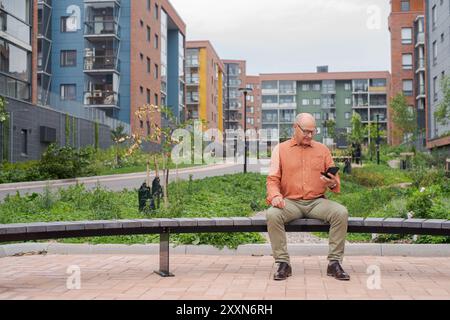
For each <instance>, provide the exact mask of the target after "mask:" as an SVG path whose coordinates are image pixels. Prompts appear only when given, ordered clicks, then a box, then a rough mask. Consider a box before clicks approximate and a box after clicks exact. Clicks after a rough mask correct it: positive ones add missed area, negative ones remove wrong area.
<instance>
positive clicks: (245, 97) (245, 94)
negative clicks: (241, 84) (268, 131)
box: [239, 88, 253, 174]
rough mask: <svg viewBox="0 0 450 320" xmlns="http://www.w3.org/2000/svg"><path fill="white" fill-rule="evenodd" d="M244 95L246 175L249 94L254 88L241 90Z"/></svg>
mask: <svg viewBox="0 0 450 320" xmlns="http://www.w3.org/2000/svg"><path fill="white" fill-rule="evenodd" d="M239 91H241V92H243V93H244V174H246V173H247V94H248V93H249V92H251V91H253V89H252V88H239Z"/></svg>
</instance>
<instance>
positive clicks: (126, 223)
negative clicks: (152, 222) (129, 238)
mask: <svg viewBox="0 0 450 320" xmlns="http://www.w3.org/2000/svg"><path fill="white" fill-rule="evenodd" d="M120 222H121V223H122V228H123V229H133V228H141V227H142V223H141V222H140V221H137V220H133V219H131V220H121V221H120Z"/></svg>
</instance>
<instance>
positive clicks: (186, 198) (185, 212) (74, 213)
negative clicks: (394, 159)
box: [0, 165, 450, 248]
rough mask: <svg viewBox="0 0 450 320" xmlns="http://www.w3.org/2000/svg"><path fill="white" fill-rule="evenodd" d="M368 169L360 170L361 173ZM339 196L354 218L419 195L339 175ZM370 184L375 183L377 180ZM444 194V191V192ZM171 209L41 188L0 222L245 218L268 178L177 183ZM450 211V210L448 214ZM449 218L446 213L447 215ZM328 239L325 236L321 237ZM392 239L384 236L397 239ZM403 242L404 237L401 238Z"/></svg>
mask: <svg viewBox="0 0 450 320" xmlns="http://www.w3.org/2000/svg"><path fill="white" fill-rule="evenodd" d="M365 169H366V168H365V167H364V168H363V170H365ZM367 169H368V170H366V171H362V173H363V174H367V175H368V176H369V178H366V177H364V176H363V175H360V176H359V178H358V179H362V180H363V181H365V182H367V181H368V182H370V183H372V182H373V181H371V180H370V179H372V176H371V175H372V174H373V173H376V174H381V173H382V172H383V170H382V169H383V168H382V167H381V166H376V165H373V166H372V165H371V166H368V167H367ZM386 172H387V173H386V177H385V178H383V179H384V180H383V181H386V182H387V183H388V184H389V185H393V184H397V183H401V182H406V181H408V180H407V177H406V176H405V174H404V173H403V172H399V171H398V170H393V169H387V170H386ZM341 178H342V190H341V194H333V193H329V194H328V197H329V198H330V199H331V200H334V201H337V202H339V203H341V204H343V205H345V206H346V207H347V208H348V210H349V213H350V216H354V217H405V216H406V213H407V211H408V210H407V209H406V208H407V203H408V201H409V200H410V199H411V198H412V197H414V195H415V194H416V193H417V191H416V192H413V191H414V190H413V189H411V190H408V189H402V188H399V187H395V186H385V185H381V186H376V187H370V186H364V185H361V184H359V183H357V182H356V180H357V179H355V178H354V176H353V175H352V176H348V175H342V176H341ZM374 181H375V182H376V183H379V181H380V179H379V178H377V177H376V178H375V179H374ZM441 189H442V190H441V191H440V193H436V195H435V196H434V198H433V202H432V203H433V206H432V208H430V212H440V214H441V215H442V214H443V212H445V211H446V210H447V209H448V208H449V207H448V205H447V204H448V203H450V195H449V193H448V190H447V189H445V188H441ZM445 190H447V191H445ZM169 196H170V204H171V205H170V207H169V208H168V209H163V208H161V209H159V210H156V211H154V212H147V213H142V212H139V210H138V199H137V191H136V190H123V191H121V192H112V191H108V190H106V189H103V188H101V187H97V188H96V189H94V190H91V191H88V190H86V189H85V188H84V186H83V185H77V186H72V187H70V188H68V189H60V190H59V191H58V192H50V191H49V190H45V192H43V193H42V194H31V195H20V194H17V195H14V196H10V197H8V198H7V199H5V201H4V202H3V203H0V223H19V222H49V221H77V220H111V219H139V218H141V219H142V218H161V217H166V218H177V217H248V216H252V215H253V214H254V213H255V212H259V211H262V210H264V209H266V208H267V207H268V206H267V205H266V203H265V196H266V176H263V175H260V174H256V173H249V174H247V175H243V174H235V175H224V176H218V177H210V178H206V179H202V180H195V181H179V182H177V183H175V182H173V183H170V185H169ZM447 211H450V210H447ZM447 218H448V219H450V212H449V213H448V215H447ZM319 235H320V236H324V237H328V235H327V234H319ZM395 237H396V236H391V237H387V238H385V239H386V240H387V241H398V239H397V238H395ZM171 239H172V241H174V242H175V243H179V244H212V245H215V246H217V247H224V246H228V247H230V248H234V247H236V246H238V245H239V244H245V243H261V242H264V240H263V238H262V237H261V235H260V234H259V233H239V234H235V233H226V234H181V235H172V236H171ZM402 239H403V240H408V238H407V237H406V238H405V237H403V238H402ZM348 240H349V241H358V242H369V241H371V236H370V235H367V234H349V235H348ZM62 241H63V242H70V243H85V242H88V243H94V244H97V243H124V244H135V243H156V242H158V241H159V237H158V236H157V235H132V236H114V237H93V238H81V239H65V240H62ZM418 241H422V242H437V243H439V242H450V241H449V237H447V238H443V237H440V238H439V237H431V238H430V237H428V238H427V237H425V238H424V237H421V238H419V240H418Z"/></svg>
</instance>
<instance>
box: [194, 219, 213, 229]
mask: <svg viewBox="0 0 450 320" xmlns="http://www.w3.org/2000/svg"><path fill="white" fill-rule="evenodd" d="M195 220H197V225H198V226H199V227H213V226H215V225H216V222H215V221H214V220H213V219H208V218H195Z"/></svg>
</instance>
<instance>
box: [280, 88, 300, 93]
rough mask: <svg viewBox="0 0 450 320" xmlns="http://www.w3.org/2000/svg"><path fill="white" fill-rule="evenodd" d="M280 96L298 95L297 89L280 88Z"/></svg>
mask: <svg viewBox="0 0 450 320" xmlns="http://www.w3.org/2000/svg"><path fill="white" fill-rule="evenodd" d="M280 94H297V90H296V89H295V88H280Z"/></svg>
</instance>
